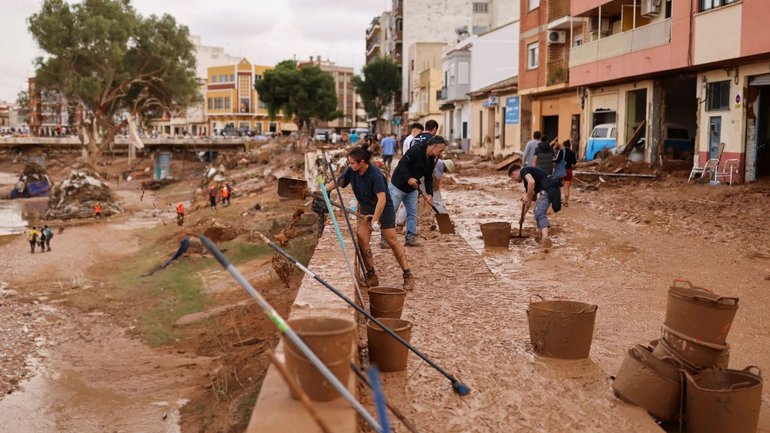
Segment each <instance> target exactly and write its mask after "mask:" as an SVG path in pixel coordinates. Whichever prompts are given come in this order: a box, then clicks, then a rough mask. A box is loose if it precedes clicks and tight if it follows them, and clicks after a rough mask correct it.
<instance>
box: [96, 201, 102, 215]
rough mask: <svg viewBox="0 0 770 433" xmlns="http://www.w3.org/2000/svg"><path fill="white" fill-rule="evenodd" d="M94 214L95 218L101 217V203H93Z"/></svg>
mask: <svg viewBox="0 0 770 433" xmlns="http://www.w3.org/2000/svg"><path fill="white" fill-rule="evenodd" d="M94 216H95V217H96V218H101V217H102V205H101V203H96V204H95V205H94Z"/></svg>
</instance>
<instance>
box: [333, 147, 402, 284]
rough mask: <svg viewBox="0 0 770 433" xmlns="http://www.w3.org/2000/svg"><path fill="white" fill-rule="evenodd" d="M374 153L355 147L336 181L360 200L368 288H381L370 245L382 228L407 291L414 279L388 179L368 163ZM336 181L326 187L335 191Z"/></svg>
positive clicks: (359, 226) (360, 237) (360, 241)
mask: <svg viewBox="0 0 770 433" xmlns="http://www.w3.org/2000/svg"><path fill="white" fill-rule="evenodd" d="M370 158H371V153H369V152H368V151H366V150H365V149H363V148H361V147H356V148H354V149H353V150H351V151H350V153H349V154H348V168H346V169H345V172H344V173H342V176H340V177H339V178H338V179H337V180H336V182H337V183H339V185H340V187H341V188H345V187H346V186H348V185H351V186H352V188H353V194H354V195H355V196H356V200H358V209H357V210H356V215H357V217H358V218H357V224H356V237H357V238H358V245H359V248H360V249H361V255H362V256H363V259H364V265H365V266H366V278H367V280H368V284H369V287H375V286H379V285H380V282H379V278H378V277H377V272H376V271H375V269H374V256H373V255H372V249H371V247H370V246H369V243H370V241H371V239H372V231H374V230H376V229H377V228H379V227H381V228H382V229H381V231H382V237H383V238H384V239H385V241H386V242H387V243H388V245H389V246H390V249H391V250H392V251H393V254H394V255H395V256H396V261H397V262H398V264H399V266H401V270H402V271H403V274H404V290H412V289H413V288H414V277H413V276H412V273H411V271H410V270H409V262H408V260H407V258H406V251H405V250H404V248H403V247H402V246H401V244H400V243H399V242H398V241H397V240H396V212H395V207H394V206H393V201H392V200H391V198H390V194H389V192H388V187H387V183H386V181H385V176H383V175H382V172H381V171H380V170H379V169H378V168H377V167H375V166H373V165H371V164H370V163H369V160H370ZM334 185H335V181H331V182H329V183H328V184H327V185H326V191H331V190H333V189H334Z"/></svg>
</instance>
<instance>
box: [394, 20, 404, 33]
mask: <svg viewBox="0 0 770 433" xmlns="http://www.w3.org/2000/svg"><path fill="white" fill-rule="evenodd" d="M403 28H404V27H403V20H402V19H401V18H398V19H396V31H397V32H400V31H402V30H403Z"/></svg>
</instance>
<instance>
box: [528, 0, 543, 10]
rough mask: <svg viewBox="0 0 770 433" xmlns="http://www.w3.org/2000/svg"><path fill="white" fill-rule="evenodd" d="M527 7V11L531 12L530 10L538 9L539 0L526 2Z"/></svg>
mask: <svg viewBox="0 0 770 433" xmlns="http://www.w3.org/2000/svg"><path fill="white" fill-rule="evenodd" d="M527 5H528V6H529V8H528V9H527V10H528V11H531V10H532V9H535V8H537V7H540V0H527Z"/></svg>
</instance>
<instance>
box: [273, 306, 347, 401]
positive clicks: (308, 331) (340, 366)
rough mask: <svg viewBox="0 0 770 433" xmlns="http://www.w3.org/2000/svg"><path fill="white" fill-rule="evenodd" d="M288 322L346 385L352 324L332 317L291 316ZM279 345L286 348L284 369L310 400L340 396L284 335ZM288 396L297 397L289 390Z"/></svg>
mask: <svg viewBox="0 0 770 433" xmlns="http://www.w3.org/2000/svg"><path fill="white" fill-rule="evenodd" d="M288 324H289V326H290V327H291V328H292V329H293V330H294V332H296V333H297V334H298V335H299V336H300V337H301V338H302V341H304V342H305V344H307V345H308V347H310V350H312V351H313V353H315V354H316V356H318V358H320V359H321V361H323V363H324V365H326V366H327V367H328V368H329V370H331V371H332V373H334V375H335V376H336V377H337V379H339V380H340V382H342V383H343V384H345V385H347V383H348V376H349V374H350V360H351V356H352V354H353V342H354V341H355V337H356V332H355V331H356V324H355V323H353V322H351V321H349V320H345V319H339V318H335V317H306V318H301V319H291V320H289V321H288ZM283 344H284V347H285V349H286V350H285V352H286V368H287V369H288V370H289V374H291V376H292V378H293V379H294V381H295V382H296V383H297V384H299V386H300V387H301V388H302V390H303V391H305V393H307V395H308V397H310V399H311V400H313V401H330V400H334V399H335V398H337V397H339V396H340V394H339V392H337V390H336V389H334V387H333V386H332V385H331V384H330V383H329V382H327V381H326V379H324V377H323V376H322V375H321V373H319V372H318V369H316V368H315V367H314V366H313V364H311V363H310V361H308V360H307V358H305V355H303V354H302V352H301V351H300V350H299V349H298V348H297V347H296V346H295V345H294V344H293V343H292V342H291V341H289V340H288V339H287V338H286V337H285V336H284V337H283ZM291 396H292V397H293V398H294V399H298V398H299V396H297V395H295V394H294V393H293V392H292V393H291Z"/></svg>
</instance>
